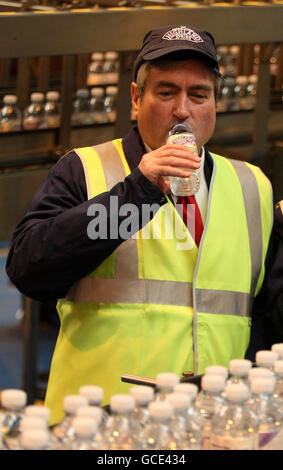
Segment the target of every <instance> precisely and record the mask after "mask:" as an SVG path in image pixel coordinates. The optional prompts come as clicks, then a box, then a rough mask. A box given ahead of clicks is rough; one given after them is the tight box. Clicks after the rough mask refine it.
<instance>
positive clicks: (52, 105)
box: [44, 91, 60, 128]
mask: <svg viewBox="0 0 283 470" xmlns="http://www.w3.org/2000/svg"><path fill="white" fill-rule="evenodd" d="M59 100H60V93H59V92H58V91H48V92H47V93H46V103H45V106H44V109H45V113H46V120H47V127H49V128H56V127H60V104H59Z"/></svg>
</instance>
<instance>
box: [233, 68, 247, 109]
mask: <svg viewBox="0 0 283 470" xmlns="http://www.w3.org/2000/svg"><path fill="white" fill-rule="evenodd" d="M247 85H248V77H246V76H245V75H238V76H237V77H236V78H235V88H234V95H235V96H234V106H233V111H240V110H243V109H246V102H247Z"/></svg>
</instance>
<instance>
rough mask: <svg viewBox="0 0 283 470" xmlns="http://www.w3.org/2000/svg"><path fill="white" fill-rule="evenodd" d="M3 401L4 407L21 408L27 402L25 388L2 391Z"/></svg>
mask: <svg viewBox="0 0 283 470" xmlns="http://www.w3.org/2000/svg"><path fill="white" fill-rule="evenodd" d="M1 403H2V406H3V407H4V408H8V409H11V410H20V409H21V408H24V407H25V406H26V403H27V394H26V392H24V391H23V390H17V389H6V390H3V391H2V393H1Z"/></svg>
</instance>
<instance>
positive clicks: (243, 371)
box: [229, 359, 252, 376]
mask: <svg viewBox="0 0 283 470" xmlns="http://www.w3.org/2000/svg"><path fill="white" fill-rule="evenodd" d="M251 367H252V362H251V361H249V360H248V359H232V360H231V361H230V362H229V371H230V374H232V375H239V376H246V375H248V373H249V370H250V369H251Z"/></svg>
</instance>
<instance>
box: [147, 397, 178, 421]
mask: <svg viewBox="0 0 283 470" xmlns="http://www.w3.org/2000/svg"><path fill="white" fill-rule="evenodd" d="M148 411H149V414H150V416H152V417H154V418H157V419H162V420H163V419H169V418H171V416H172V414H173V408H172V405H170V403H168V402H166V401H152V402H151V403H150V404H149V405H148Z"/></svg>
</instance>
